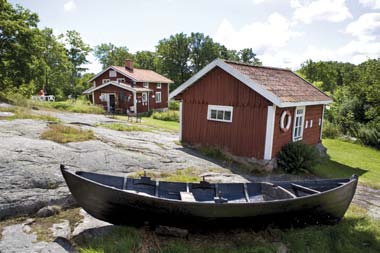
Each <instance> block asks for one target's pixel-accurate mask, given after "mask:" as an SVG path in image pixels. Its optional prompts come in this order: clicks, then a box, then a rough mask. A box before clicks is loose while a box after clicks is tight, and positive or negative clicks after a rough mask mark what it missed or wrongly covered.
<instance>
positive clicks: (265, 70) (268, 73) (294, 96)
mask: <svg viewBox="0 0 380 253" xmlns="http://www.w3.org/2000/svg"><path fill="white" fill-rule="evenodd" d="M224 62H225V63H226V64H228V65H229V66H231V67H232V68H234V69H235V70H237V71H238V72H240V73H241V74H243V75H245V76H246V77H248V78H249V79H251V80H252V81H253V82H255V83H257V84H258V85H260V86H262V87H263V88H265V89H266V90H268V91H269V92H271V93H273V94H274V95H276V96H277V97H279V98H280V99H281V101H282V102H307V101H326V100H331V98H330V97H329V96H327V95H326V94H325V93H323V92H322V91H320V90H318V89H317V88H315V87H314V86H313V85H312V84H310V83H309V82H307V81H305V80H304V79H302V78H301V77H300V76H298V75H297V74H295V73H293V72H292V71H291V70H288V69H281V68H273V67H263V66H254V65H249V64H244V63H240V62H234V61H227V60H224Z"/></svg>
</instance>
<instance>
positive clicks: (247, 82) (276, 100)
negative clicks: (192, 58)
mask: <svg viewBox="0 0 380 253" xmlns="http://www.w3.org/2000/svg"><path fill="white" fill-rule="evenodd" d="M215 67H219V68H221V69H223V70H224V71H226V72H227V73H229V74H230V75H232V76H233V77H235V78H236V79H238V80H239V81H241V82H242V83H244V84H245V85H247V86H248V87H250V88H251V89H252V90H254V91H256V92H257V93H259V94H260V95H261V96H263V97H264V98H266V99H268V100H269V101H271V102H272V103H273V104H274V105H276V106H278V107H291V106H306V105H318V104H329V103H331V102H332V101H331V100H325V101H302V102H283V101H282V100H281V99H280V98H279V97H278V96H277V95H275V94H274V93H272V92H270V91H268V90H267V89H265V88H264V87H263V86H262V85H259V84H257V83H256V82H254V81H253V80H251V79H250V78H249V77H247V76H246V75H244V74H242V73H240V72H239V71H238V70H236V69H234V68H233V67H231V66H230V65H228V64H227V63H225V62H224V61H223V60H221V59H216V60H214V61H212V62H211V63H209V64H208V65H207V66H206V67H204V68H203V69H201V70H200V71H199V72H198V73H196V74H195V75H193V76H192V77H191V78H190V79H189V80H187V81H186V82H184V83H183V84H182V85H180V86H179V87H178V88H177V89H175V90H174V91H173V92H172V93H170V99H173V98H174V97H175V96H177V95H179V94H180V93H182V92H183V91H184V90H186V89H187V88H188V87H190V86H191V85H192V84H193V83H195V82H196V81H198V80H199V79H200V78H201V77H203V76H204V75H205V74H207V73H208V72H209V71H211V70H212V69H214V68H215Z"/></svg>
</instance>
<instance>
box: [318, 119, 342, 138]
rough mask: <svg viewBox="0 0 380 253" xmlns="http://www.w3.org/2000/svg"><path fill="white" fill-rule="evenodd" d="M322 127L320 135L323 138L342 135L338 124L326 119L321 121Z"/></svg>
mask: <svg viewBox="0 0 380 253" xmlns="http://www.w3.org/2000/svg"><path fill="white" fill-rule="evenodd" d="M322 129H323V133H322V136H323V137H324V138H330V139H335V138H337V137H339V136H341V135H342V134H341V132H340V130H339V128H338V126H337V125H335V124H333V123H331V122H329V121H327V120H326V121H324V122H323V128H322Z"/></svg>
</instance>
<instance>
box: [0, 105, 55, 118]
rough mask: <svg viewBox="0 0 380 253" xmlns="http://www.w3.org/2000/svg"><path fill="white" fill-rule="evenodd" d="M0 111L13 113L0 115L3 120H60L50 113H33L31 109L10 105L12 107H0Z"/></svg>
mask: <svg viewBox="0 0 380 253" xmlns="http://www.w3.org/2000/svg"><path fill="white" fill-rule="evenodd" d="M0 112H11V113H14V115H12V116H6V117H0V120H1V119H4V120H15V119H33V120H43V121H50V122H60V120H59V119H57V118H56V117H53V116H50V115H44V114H35V113H33V111H32V110H30V109H28V108H23V107H18V106H12V107H0Z"/></svg>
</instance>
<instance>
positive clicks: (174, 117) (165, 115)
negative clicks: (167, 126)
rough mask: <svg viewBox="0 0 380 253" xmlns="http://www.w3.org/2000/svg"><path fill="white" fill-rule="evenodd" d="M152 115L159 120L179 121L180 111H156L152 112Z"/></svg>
mask: <svg viewBox="0 0 380 253" xmlns="http://www.w3.org/2000/svg"><path fill="white" fill-rule="evenodd" d="M152 117H153V119H158V120H164V121H176V122H179V112H178V111H166V112H154V113H153V114H152Z"/></svg>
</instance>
